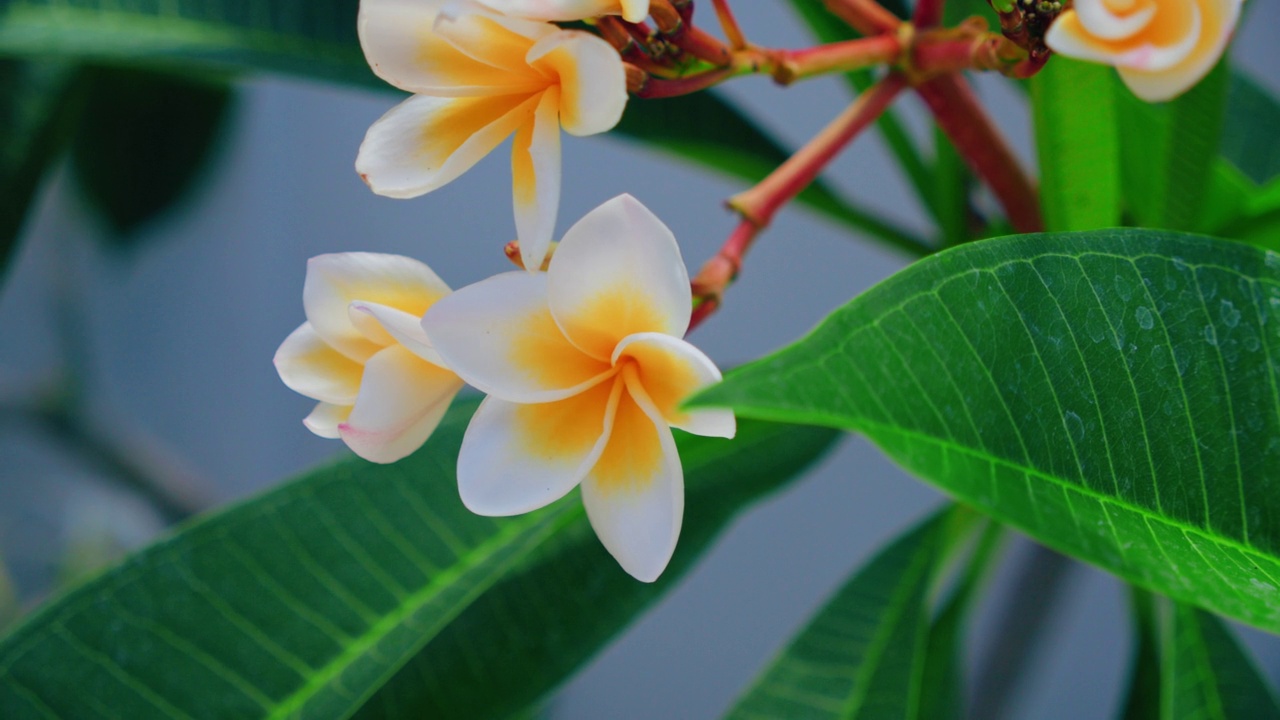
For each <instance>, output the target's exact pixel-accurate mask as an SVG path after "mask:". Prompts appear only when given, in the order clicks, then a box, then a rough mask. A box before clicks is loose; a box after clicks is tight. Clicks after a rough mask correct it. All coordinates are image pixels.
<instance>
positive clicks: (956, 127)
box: [916, 73, 1044, 233]
mask: <svg viewBox="0 0 1280 720" xmlns="http://www.w3.org/2000/svg"><path fill="white" fill-rule="evenodd" d="M916 92H918V93H920V97H921V98H922V99H923V100H924V101H925V104H926V105H928V106H929V110H931V111H932V112H933V116H934V118H935V119H936V120H937V122H938V127H940V128H942V131H943V132H945V133H946V134H947V137H948V138H950V139H951V142H952V143H953V144H954V145H955V146H956V149H957V150H959V151H960V155H961V156H963V157H964V159H965V162H967V163H968V164H969V167H970V168H972V169H973V171H974V173H976V174H977V175H978V177H980V178H982V179H983V180H984V181H985V182H986V183H987V185H989V186H990V187H991V190H992V192H993V193H995V196H996V199H997V200H999V201H1000V204H1001V205H1002V206H1003V207H1004V211H1005V214H1006V215H1008V217H1009V222H1010V223H1012V224H1013V227H1014V229H1015V230H1017V231H1018V232H1020V233H1030V232H1040V231H1042V230H1044V220H1043V219H1042V218H1041V215H1040V197H1039V193H1038V192H1037V191H1036V187H1035V184H1034V183H1033V182H1032V180H1031V178H1030V176H1028V175H1027V173H1026V171H1025V170H1024V169H1023V168H1022V166H1021V165H1020V164H1019V163H1018V159H1017V157H1016V156H1015V155H1014V154H1013V150H1012V149H1011V148H1010V147H1009V144H1008V143H1007V142H1006V141H1005V139H1004V136H1003V135H1001V134H1000V131H999V130H998V129H996V126H995V124H994V123H993V122H992V120H991V117H990V116H989V115H987V113H986V110H984V109H983V107H982V104H981V103H980V102H978V99H977V97H975V96H974V94H973V90H972V89H971V88H970V87H969V83H968V82H967V81H966V80H965V79H964V78H963V77H962V76H961V75H959V74H957V73H949V74H946V75H940V76H938V77H935V78H933V79H931V80H928V81H926V82H924V83H922V84H920V85H919V86H917V87H916Z"/></svg>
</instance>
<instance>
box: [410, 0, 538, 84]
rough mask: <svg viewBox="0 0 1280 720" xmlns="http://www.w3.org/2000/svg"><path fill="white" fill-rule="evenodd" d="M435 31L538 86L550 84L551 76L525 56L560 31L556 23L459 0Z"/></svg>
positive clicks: (489, 63) (483, 60)
mask: <svg viewBox="0 0 1280 720" xmlns="http://www.w3.org/2000/svg"><path fill="white" fill-rule="evenodd" d="M435 31H436V33H437V34H438V35H439V36H440V38H441V39H443V40H444V41H446V42H448V43H449V44H450V45H451V46H452V47H453V48H455V49H456V50H457V51H458V52H461V53H464V54H465V55H466V56H467V57H470V58H471V59H473V60H476V61H478V62H480V63H483V64H485V65H487V66H489V67H494V68H501V69H502V70H504V71H506V72H507V73H509V74H511V75H512V76H513V77H522V78H525V79H526V80H527V81H533V82H537V83H540V85H539V86H538V89H542V88H544V87H546V86H547V81H548V78H547V77H546V76H545V75H544V74H542V73H540V72H538V71H537V70H535V69H534V68H532V67H530V66H529V63H528V62H527V61H525V55H526V54H527V53H528V52H529V48H531V47H533V45H534V44H535V43H536V42H538V41H539V40H541V39H542V38H544V37H546V36H548V35H554V34H555V33H556V32H558V28H557V27H556V26H554V25H551V24H549V23H545V22H534V21H531V20H526V19H521V18H519V17H513V16H507V15H504V14H502V13H498V12H494V11H493V10H491V9H490V8H488V7H486V6H484V5H482V4H480V3H475V2H456V3H451V4H450V5H448V6H446V7H445V8H444V9H443V10H441V12H440V16H439V17H438V18H437V19H436V24H435Z"/></svg>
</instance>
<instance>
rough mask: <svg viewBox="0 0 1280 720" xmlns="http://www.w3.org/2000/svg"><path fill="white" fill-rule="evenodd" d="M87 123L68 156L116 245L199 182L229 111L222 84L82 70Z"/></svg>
mask: <svg viewBox="0 0 1280 720" xmlns="http://www.w3.org/2000/svg"><path fill="white" fill-rule="evenodd" d="M85 88H86V89H85V99H84V103H85V106H84V116H83V117H84V120H83V121H82V122H81V123H80V126H79V128H78V130H77V132H76V137H75V142H74V145H73V149H72V156H71V157H72V161H73V163H74V167H75V170H76V180H77V181H78V184H79V187H80V190H81V191H82V192H83V193H84V196H85V198H86V199H87V200H88V201H89V204H90V205H91V206H92V207H93V209H94V210H95V211H97V213H98V214H99V216H100V217H102V218H103V220H104V221H105V222H106V224H107V226H108V228H109V229H110V230H111V232H110V233H109V234H108V236H107V237H108V239H109V240H110V241H111V242H112V244H113V245H114V246H116V247H118V248H121V249H128V248H130V247H132V246H133V244H134V242H135V241H136V239H137V237H138V234H137V230H138V229H139V228H140V227H142V226H143V225H144V224H145V223H147V222H148V221H150V220H152V219H155V218H157V217H159V216H160V215H161V214H163V213H164V212H165V211H167V210H169V209H171V208H172V207H174V206H175V205H176V204H177V203H179V202H180V201H181V200H182V199H184V198H186V197H189V196H190V195H191V194H192V193H193V192H194V191H195V190H196V189H198V187H199V181H200V180H201V179H202V178H203V177H204V174H205V172H206V169H207V166H208V164H209V162H210V161H211V160H212V159H213V158H214V157H216V155H217V151H218V149H219V147H220V142H219V141H220V140H221V139H222V138H223V137H224V136H225V135H226V132H227V128H226V125H227V121H228V120H229V119H230V117H231V115H232V108H233V106H234V99H235V96H234V93H233V91H232V89H231V86H230V85H228V84H227V83H226V82H225V81H219V80H216V79H210V80H208V81H201V80H200V79H188V78H184V77H178V76H176V75H167V74H164V73H159V72H150V71H145V70H129V69H106V68H95V69H92V70H89V71H87V72H86V83H85Z"/></svg>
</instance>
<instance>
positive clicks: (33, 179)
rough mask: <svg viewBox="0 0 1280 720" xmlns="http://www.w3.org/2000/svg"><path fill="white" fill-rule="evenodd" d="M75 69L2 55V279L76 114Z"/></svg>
mask: <svg viewBox="0 0 1280 720" xmlns="http://www.w3.org/2000/svg"><path fill="white" fill-rule="evenodd" d="M74 78H75V68H74V67H72V66H70V65H67V64H64V63H56V62H23V61H19V60H5V59H0V279H3V277H4V273H5V270H6V269H7V268H8V266H9V260H10V259H11V258H12V257H13V254H14V252H15V250H16V248H17V244H18V236H19V234H20V233H21V231H22V226H23V222H24V220H25V219H26V217H27V207H28V206H29V205H30V204H31V201H32V199H33V198H34V197H35V194H36V190H37V189H38V188H39V187H40V182H41V180H42V179H43V178H44V173H45V170H46V168H48V167H49V165H50V164H51V163H52V161H53V160H54V159H55V158H56V157H57V155H58V151H59V150H60V149H61V147H62V144H63V140H64V139H65V137H66V130H67V127H68V126H69V120H70V118H71V116H72V114H73V111H74V107H73V105H74V104H73V103H72V85H73V80H74Z"/></svg>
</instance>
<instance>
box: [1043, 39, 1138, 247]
mask: <svg viewBox="0 0 1280 720" xmlns="http://www.w3.org/2000/svg"><path fill="white" fill-rule="evenodd" d="M1115 75H1116V73H1115V70H1114V69H1112V68H1110V67H1108V66H1106V65H1099V64H1097V63H1086V62H1081V61H1078V60H1072V59H1070V58H1065V57H1055V58H1053V62H1050V63H1048V64H1047V65H1045V67H1044V69H1043V70H1041V71H1040V72H1039V73H1037V74H1036V76H1035V77H1033V78H1032V79H1031V112H1032V117H1033V118H1034V120H1035V133H1036V154H1037V156H1038V157H1039V160H1040V203H1041V207H1042V208H1043V210H1044V220H1045V226H1046V227H1047V228H1048V229H1049V230H1052V231H1061V230H1097V229H1100V228H1107V227H1115V226H1117V225H1119V224H1120V205H1121V197H1120V137H1119V132H1118V131H1117V128H1116V109H1115V101H1114V98H1115V95H1116V92H1117V90H1116V85H1117V82H1116V79H1115Z"/></svg>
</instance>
